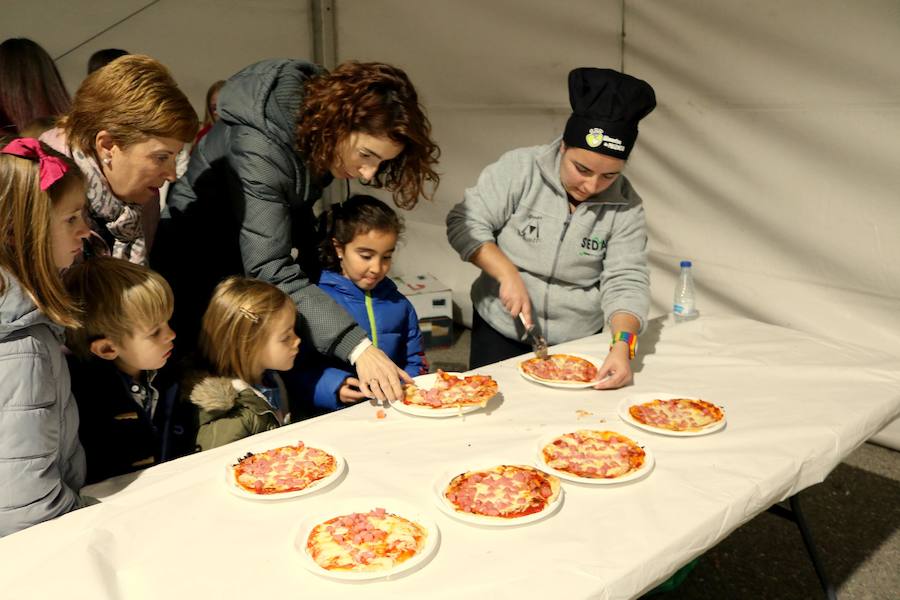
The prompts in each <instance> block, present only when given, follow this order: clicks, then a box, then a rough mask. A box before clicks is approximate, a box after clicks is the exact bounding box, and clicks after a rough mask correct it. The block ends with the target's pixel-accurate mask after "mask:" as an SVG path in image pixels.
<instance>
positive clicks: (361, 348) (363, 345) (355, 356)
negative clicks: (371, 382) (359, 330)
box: [348, 338, 372, 365]
mask: <svg viewBox="0 0 900 600" xmlns="http://www.w3.org/2000/svg"><path fill="white" fill-rule="evenodd" d="M371 345H372V340H370V339H369V338H366V339H364V340H363V341H361V342H360V343H358V344H357V345H356V348H354V349H353V352H351V353H350V357H349V358H348V360H349V361H350V364H351V365H355V364H356V361H358V360H359V357H360V356H362V353H363V352H365V351H366V350H368V349H369V346H371Z"/></svg>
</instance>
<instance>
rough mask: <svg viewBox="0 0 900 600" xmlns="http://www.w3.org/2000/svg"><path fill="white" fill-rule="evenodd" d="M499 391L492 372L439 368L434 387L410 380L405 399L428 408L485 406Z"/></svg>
mask: <svg viewBox="0 0 900 600" xmlns="http://www.w3.org/2000/svg"><path fill="white" fill-rule="evenodd" d="M496 393H497V382H496V381H494V379H493V378H492V377H491V376H490V375H467V376H463V377H457V376H456V375H452V374H450V373H447V372H445V371H442V370H440V369H438V371H437V376H436V378H435V383H434V386H432V387H431V389H427V390H426V389H422V388H420V387H418V386H417V385H416V384H414V383H409V384H406V386H405V387H404V392H403V400H402V402H403V404H408V405H414V406H422V407H425V408H456V407H463V406H484V405H485V404H487V401H488V400H490V399H491V398H493V397H494V395H495V394H496Z"/></svg>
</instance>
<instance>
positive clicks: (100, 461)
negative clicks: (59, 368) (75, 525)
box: [64, 257, 193, 483]
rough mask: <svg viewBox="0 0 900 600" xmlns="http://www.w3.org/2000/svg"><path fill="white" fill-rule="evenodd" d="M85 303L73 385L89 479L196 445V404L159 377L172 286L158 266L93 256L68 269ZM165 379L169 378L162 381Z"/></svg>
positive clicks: (71, 338) (73, 340)
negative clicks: (192, 405) (191, 405)
mask: <svg viewBox="0 0 900 600" xmlns="http://www.w3.org/2000/svg"><path fill="white" fill-rule="evenodd" d="M64 282H65V285H66V289H67V290H68V292H69V294H70V295H71V296H72V298H73V300H75V301H76V302H78V303H79V304H80V306H81V308H82V309H83V311H84V314H83V319H82V323H83V326H82V327H80V328H78V329H68V330H67V332H66V342H67V345H68V347H69V349H70V350H72V352H73V353H74V356H70V357H69V370H70V371H71V373H72V392H73V393H74V395H75V400H76V402H77V404H78V412H79V416H80V418H81V425H80V427H79V437H80V438H81V443H82V445H83V446H84V449H85V454H86V455H87V483H93V482H96V481H101V480H103V479H106V478H108V477H113V476H115V475H121V474H123V473H130V472H132V471H137V470H139V469H143V468H146V467H149V466H151V465H154V464H157V463H159V462H162V461H164V460H168V459H170V458H174V457H175V456H180V455H183V454H187V453H189V452H191V451H193V443H192V439H193V438H192V435H191V434H192V425H191V423H192V421H193V411H192V409H191V408H189V407H187V406H183V405H182V404H181V403H178V402H177V389H175V386H174V384H172V385H165V384H164V381H163V380H164V379H167V380H169V381H173V382H174V381H177V380H176V379H175V378H174V377H167V378H163V377H159V378H157V371H159V370H160V369H162V367H163V366H164V365H165V364H166V361H167V360H168V358H169V356H170V355H171V353H172V348H173V343H172V340H174V339H175V332H173V331H172V330H171V329H170V328H169V323H168V321H169V318H170V317H171V316H172V309H173V306H174V299H173V297H172V289H171V288H170V287H169V284H168V283H166V281H165V279H163V278H162V277H161V276H160V275H159V274H158V273H155V272H153V271H151V270H150V269H148V268H146V267H143V266H140V265H136V264H133V263H130V262H128V261H125V260H121V259H117V258H111V257H95V258H90V259H88V260H86V261H85V262H84V263H82V264H79V265H75V266H74V267H72V268H71V269H69V271H67V272H66V274H65V275H64ZM161 382H163V383H162V384H161Z"/></svg>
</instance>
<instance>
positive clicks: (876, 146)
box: [0, 0, 900, 446]
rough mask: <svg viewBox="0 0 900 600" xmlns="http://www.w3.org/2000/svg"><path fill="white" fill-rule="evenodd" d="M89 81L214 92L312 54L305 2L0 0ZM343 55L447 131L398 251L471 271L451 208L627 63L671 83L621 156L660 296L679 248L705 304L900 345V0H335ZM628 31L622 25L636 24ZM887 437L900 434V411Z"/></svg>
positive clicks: (435, 268) (14, 27)
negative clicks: (141, 80)
mask: <svg viewBox="0 0 900 600" xmlns="http://www.w3.org/2000/svg"><path fill="white" fill-rule="evenodd" d="M148 4H152V5H151V6H149V7H148V8H146V9H145V10H143V11H142V12H140V13H139V14H137V15H135V16H134V17H132V18H131V19H128V20H126V21H125V22H124V23H122V24H121V25H119V26H117V27H114V28H112V29H110V30H109V31H107V32H106V33H103V34H102V35H100V36H99V37H97V38H96V39H94V40H92V41H91V42H89V43H88V44H85V45H84V46H83V47H81V48H79V49H77V50H75V51H74V52H71V53H69V54H67V55H66V56H65V57H64V58H62V59H61V60H60V61H59V63H58V64H59V66H60V68H61V70H62V72H63V74H64V77H65V78H66V81H67V83H68V84H69V88H70V90H72V91H74V89H75V87H76V86H77V83H78V82H79V81H80V79H81V77H82V76H83V72H84V65H85V63H86V62H87V57H88V56H89V55H90V53H91V52H93V51H94V50H96V49H98V48H104V47H124V48H127V49H129V50H131V51H133V52H146V53H148V54H152V55H154V56H156V57H158V58H159V59H160V60H162V61H163V62H165V63H166V64H168V65H169V66H170V67H171V68H172V70H173V72H174V73H175V76H176V77H177V79H178V80H179V82H180V83H181V85H182V86H183V87H184V89H185V90H186V91H187V92H188V93H189V94H190V96H191V98H192V100H193V101H194V103H195V106H196V107H197V108H198V111H201V110H202V104H203V95H204V93H205V90H206V87H207V86H208V84H209V83H210V82H212V81H213V80H215V79H218V78H220V77H226V76H227V75H228V74H230V73H232V72H234V71H236V70H237V69H239V68H240V67H242V66H244V65H246V64H249V63H251V62H253V61H255V60H258V59H260V58H264V57H270V56H298V57H310V56H311V55H312V42H311V39H312V37H311V31H312V29H311V28H312V26H311V18H310V15H311V8H310V6H311V3H310V2H307V1H301V0H295V1H287V0H284V1H280V0H265V1H263V0H257V1H246V2H244V1H236V0H229V1H224V2H213V1H211V0H191V1H184V2H176V1H175V0H160V1H158V2H156V3H149V2H146V1H144V2H141V1H133V0H121V1H120V2H117V3H107V2H99V1H94V0H91V1H87V0H83V1H81V2H75V3H71V2H68V3H65V2H61V1H55V0H54V1H45V2H23V1H21V0H13V1H11V2H10V0H5V1H4V5H3V18H2V22H0V36H2V38H5V37H10V36H14V35H15V36H20V35H21V36H26V37H31V38H33V39H35V40H36V41H38V42H40V43H41V44H42V45H44V46H45V47H46V48H47V49H48V51H50V53H51V55H53V56H59V55H60V54H61V53H63V52H66V51H68V50H69V49H70V48H72V47H74V46H77V45H78V44H79V43H81V42H82V41H84V40H86V39H88V38H90V37H91V36H92V35H95V34H96V33H97V32H98V31H102V30H103V29H104V28H106V27H108V26H109V25H112V24H113V23H115V22H117V21H118V20H120V19H122V18H123V17H125V16H127V15H129V14H131V13H132V12H134V11H136V10H138V9H140V8H141V7H144V6H147V5H148ZM333 4H334V16H335V39H336V46H337V58H338V60H345V59H349V58H355V59H359V60H379V61H385V62H390V63H394V64H397V65H398V66H401V67H402V68H404V69H405V70H406V71H407V72H408V73H409V75H410V77H411V79H412V80H413V81H414V82H415V84H416V87H417V89H418V90H419V92H420V95H421V98H422V101H423V103H424V104H425V106H426V108H427V110H428V114H429V116H430V118H431V120H432V123H433V126H434V134H435V138H436V139H437V141H438V142H439V144H440V146H441V149H442V159H441V164H440V171H441V173H442V180H441V186H440V188H439V190H438V192H437V195H436V197H435V199H434V201H433V202H427V201H423V202H421V203H420V205H419V206H418V207H417V208H416V210H415V211H413V212H411V213H407V214H406V219H407V224H408V232H407V235H406V238H407V242H406V245H405V246H404V247H402V248H401V250H400V251H399V253H398V255H397V264H396V270H398V271H399V272H402V273H405V274H411V273H415V272H431V273H433V274H434V275H436V276H437V277H438V278H439V279H441V280H442V281H444V282H445V283H447V284H450V285H451V286H452V287H453V289H454V300H455V302H456V303H457V304H458V306H459V308H460V309H461V314H460V317H461V319H462V320H463V321H464V322H469V320H470V318H471V305H470V302H469V299H468V288H469V284H470V283H471V281H472V279H474V277H475V274H476V270H475V269H474V268H473V267H472V266H471V265H465V264H463V263H461V262H460V261H459V260H458V257H457V256H456V255H455V253H453V252H452V251H451V250H450V248H449V247H448V246H447V244H446V241H445V240H446V238H445V235H444V217H445V215H446V213H447V211H448V210H449V209H450V207H451V206H453V204H455V203H456V202H458V201H459V200H460V199H461V198H462V195H463V191H464V190H465V188H466V187H468V186H470V185H472V184H473V183H474V182H475V180H476V178H477V176H478V173H479V172H480V171H481V169H482V168H483V167H484V166H486V165H487V164H489V163H491V162H493V161H494V160H496V159H497V158H498V157H499V156H500V154H502V153H503V152H504V151H506V150H509V149H512V148H515V147H519V146H523V145H533V144H541V143H546V142H548V141H549V140H551V139H552V138H553V137H554V136H555V135H557V134H558V133H559V132H560V131H561V129H562V127H563V125H564V123H565V120H566V118H567V116H568V113H569V107H568V98H567V89H566V74H567V73H568V71H569V69H571V68H572V67H575V66H582V65H592V66H600V67H613V68H620V67H624V69H625V71H626V72H628V73H631V74H633V75H636V76H638V77H641V78H644V79H646V80H647V81H649V82H650V83H652V84H653V86H654V87H655V89H656V92H657V97H658V101H659V107H658V108H657V110H656V111H655V112H654V113H653V114H651V115H650V117H648V118H647V119H646V120H645V121H644V122H643V123H642V125H641V136H640V142H639V144H638V147H637V149H636V150H635V152H634V153H633V154H632V157H631V159H630V160H629V165H628V169H627V173H628V176H629V178H630V179H631V180H632V182H633V183H634V185H635V187H636V188H637V190H638V191H639V192H640V194H641V196H642V197H643V199H644V204H645V208H646V211H647V218H648V226H649V235H650V261H651V268H652V297H653V304H652V314H653V315H659V314H663V313H665V312H667V311H668V310H669V307H670V304H671V293H672V289H673V287H674V281H675V277H676V274H677V265H678V261H679V260H680V259H682V258H690V259H692V260H693V261H694V264H695V277H696V280H697V284H698V291H699V307H700V309H701V311H705V312H734V313H739V314H743V315H747V316H750V317H753V318H757V319H760V320H763V321H767V322H771V323H776V324H781V325H785V326H788V327H794V328H797V329H801V330H806V331H810V332H813V333H817V334H821V335H825V336H829V337H832V338H834V339H835V340H836V343H838V344H839V343H841V340H847V341H851V342H853V343H859V344H864V345H869V346H873V347H876V348H880V349H882V350H885V351H888V352H891V353H893V354H895V355H900V310H898V309H900V261H898V260H896V258H897V257H900V235H898V234H900V210H898V207H897V199H898V190H900V168H898V166H897V162H898V157H900V67H898V66H897V61H896V57H897V56H900V3H898V2H896V0H861V1H856V2H853V1H850V0H792V1H791V2H783V1H779V0H759V1H757V2H746V1H743V0H567V1H566V2H563V3H551V2H546V1H545V0H491V1H483V0H482V1H479V0H453V1H451V0H418V1H415V2H413V1H409V0H368V1H361V0H334V2H333ZM623 29H624V33H625V37H624V38H623V37H622V33H623ZM889 435H891V436H893V439H894V442H893V445H895V446H897V445H900V426H897V425H896V424H895V426H894V432H893V433H892V434H889Z"/></svg>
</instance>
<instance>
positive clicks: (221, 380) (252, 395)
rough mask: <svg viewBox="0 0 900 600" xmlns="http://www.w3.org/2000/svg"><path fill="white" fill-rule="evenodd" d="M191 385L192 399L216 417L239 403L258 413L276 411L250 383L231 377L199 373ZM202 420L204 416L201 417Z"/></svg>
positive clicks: (192, 401)
mask: <svg viewBox="0 0 900 600" xmlns="http://www.w3.org/2000/svg"><path fill="white" fill-rule="evenodd" d="M192 379H194V383H193V385H191V386H190V390H191V391H190V396H189V397H190V400H191V403H193V404H195V405H196V406H197V407H198V408H200V410H202V411H204V412H206V413H209V415H210V416H211V417H212V418H216V417H218V416H220V415H222V414H224V413H227V412H228V411H230V410H231V409H233V408H234V407H235V406H237V405H238V404H240V405H242V406H245V407H247V408H249V409H251V410H252V411H253V412H255V413H257V414H261V413H263V412H274V411H273V410H272V407H271V406H269V404H268V403H267V402H266V400H265V398H263V397H261V396H260V395H259V394H258V393H257V392H256V390H254V389H253V388H252V387H251V386H250V385H249V384H246V383H244V382H243V381H241V380H239V379H231V378H230V377H216V376H214V375H209V374H198V376H197V377H196V378H192ZM201 420H202V417H201Z"/></svg>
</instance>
